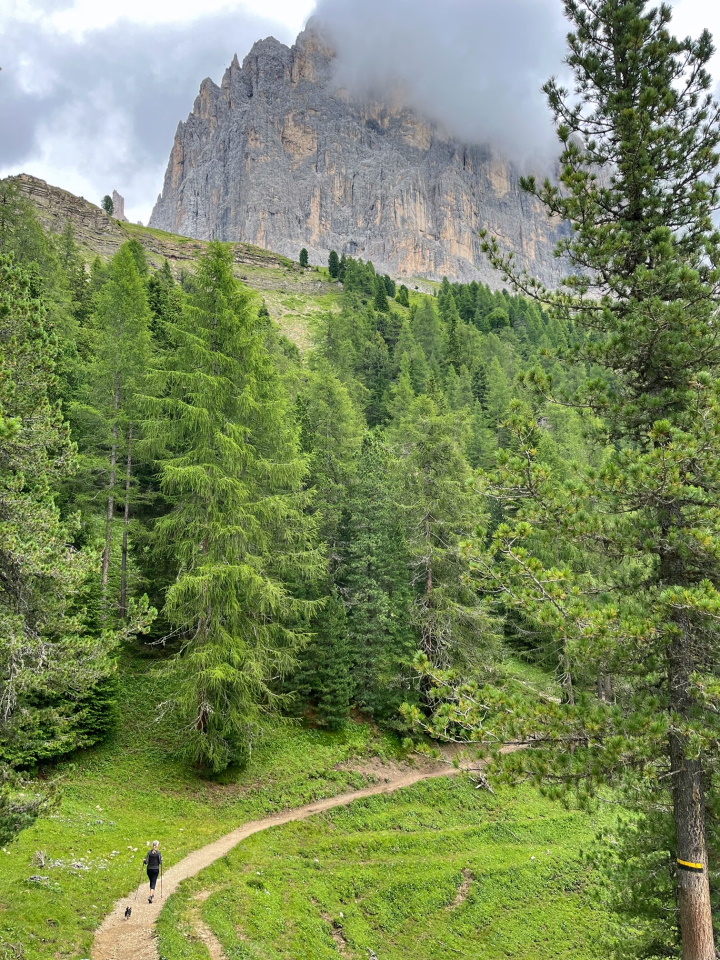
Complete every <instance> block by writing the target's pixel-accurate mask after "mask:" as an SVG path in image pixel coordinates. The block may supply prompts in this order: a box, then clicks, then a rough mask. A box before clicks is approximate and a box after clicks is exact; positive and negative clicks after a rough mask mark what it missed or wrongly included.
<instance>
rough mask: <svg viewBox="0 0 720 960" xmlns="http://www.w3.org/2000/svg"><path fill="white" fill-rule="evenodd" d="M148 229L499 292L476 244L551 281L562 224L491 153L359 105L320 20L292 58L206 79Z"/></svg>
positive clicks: (389, 108) (424, 123)
mask: <svg viewBox="0 0 720 960" xmlns="http://www.w3.org/2000/svg"><path fill="white" fill-rule="evenodd" d="M150 224H151V226H154V227H160V228H162V229H165V230H170V231H172V232H175V233H180V234H185V235H187V236H191V237H196V238H198V239H215V238H217V239H222V240H235V241H246V242H249V243H253V244H256V245H258V246H261V247H265V248H267V249H271V250H275V251H277V252H279V253H284V254H286V255H288V256H293V257H296V256H297V254H298V251H299V250H300V248H301V247H306V248H307V250H308V251H309V253H310V258H311V261H314V262H317V263H324V262H326V261H327V256H328V253H329V251H330V250H331V249H335V250H337V251H338V253H342V252H345V253H348V254H351V255H353V256H360V257H363V258H365V259H371V260H372V261H373V263H374V264H375V265H376V267H378V268H379V269H381V270H382V271H383V272H386V271H387V272H390V273H393V274H394V275H397V276H399V277H411V276H418V277H429V278H433V279H437V278H440V277H442V276H444V275H447V276H449V277H451V278H457V279H463V280H470V279H482V280H484V281H486V282H490V283H491V284H493V285H497V283H498V278H497V276H496V274H495V273H494V271H493V270H492V269H491V268H490V267H489V265H488V264H487V263H486V261H485V259H484V257H483V254H482V251H481V249H480V240H479V236H478V233H479V231H480V230H481V229H483V228H484V229H487V230H489V231H490V232H491V233H492V234H493V235H494V236H496V237H497V238H498V240H499V242H500V244H501V245H502V246H504V247H506V248H507V249H513V250H514V251H515V253H516V257H517V260H518V263H519V264H520V265H521V266H525V267H527V268H528V269H530V270H531V272H532V273H533V274H535V275H537V276H539V277H541V278H542V279H543V280H545V281H548V282H553V280H554V279H555V275H556V272H557V269H558V266H557V261H556V260H555V259H554V257H553V255H552V252H553V246H554V243H555V240H556V239H557V233H558V225H557V224H554V223H552V222H550V221H548V220H547V218H546V217H545V215H544V213H543V211H542V210H541V209H540V208H539V206H538V205H537V204H536V202H535V201H534V200H533V199H532V198H530V197H528V196H527V195H526V194H523V193H522V191H521V189H520V186H519V175H518V172H517V171H516V170H514V169H513V167H512V166H511V165H510V164H508V163H507V162H506V161H505V160H503V159H502V158H501V157H499V156H498V155H497V154H496V153H495V152H494V151H493V149H492V148H491V147H490V146H488V145H481V144H463V143H460V142H458V141H457V140H455V139H454V138H452V137H450V136H448V134H447V133H446V132H444V131H443V130H442V129H441V128H440V127H439V126H438V125H437V124H433V123H431V122H430V121H428V120H426V119H424V118H423V117H421V116H419V115H418V114H417V113H415V112H413V111H412V110H409V109H406V108H405V107H404V106H403V103H402V100H401V99H400V98H399V97H398V95H388V96H386V97H384V98H383V102H379V101H377V100H371V99H368V98H363V97H357V96H351V95H350V94H349V93H348V92H347V91H345V90H342V89H340V86H339V83H338V82H337V81H336V80H335V54H334V51H333V49H332V46H331V44H330V43H329V41H328V39H327V38H326V37H325V36H324V35H323V32H322V30H321V28H320V25H319V24H318V23H317V21H311V22H309V24H308V26H307V27H306V29H305V30H304V31H303V32H302V33H301V34H300V35H299V36H298V38H297V41H296V42H295V44H294V45H293V46H292V47H287V46H286V45H285V44H283V43H280V42H279V41H278V40H276V39H275V38H274V37H267V38H266V39H264V40H259V41H258V42H257V43H255V44H254V45H253V47H252V49H251V50H250V52H249V53H248V54H247V56H246V57H245V58H244V60H243V61H242V65H241V64H240V61H239V59H238V57H237V56H235V57H234V58H233V60H232V62H231V64H230V66H229V67H228V68H227V70H226V71H225V74H224V76H223V79H222V83H221V85H220V86H218V85H217V84H215V83H214V82H213V81H212V80H210V79H206V80H204V81H203V83H202V84H201V87H200V92H199V94H198V97H197V98H196V100H195V105H194V107H193V112H192V113H191V114H190V116H189V117H188V119H187V121H185V123H183V124H181V125H180V126H179V127H178V131H177V134H176V137H175V143H174V146H173V149H172V153H171V156H170V162H169V164H168V169H167V173H166V175H165V182H164V186H163V192H162V194H161V195H160V197H159V198H158V201H157V204H156V206H155V209H154V211H153V215H152V218H151V221H150Z"/></svg>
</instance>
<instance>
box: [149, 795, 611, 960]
mask: <svg viewBox="0 0 720 960" xmlns="http://www.w3.org/2000/svg"><path fill="white" fill-rule="evenodd" d="M592 832H593V825H592V823H591V821H590V820H589V819H588V817H587V816H586V815H584V814H580V813H577V812H569V811H568V810H566V809H564V808H562V807H560V806H559V805H556V804H552V803H548V802H547V801H545V800H544V799H542V798H540V797H539V796H538V794H537V793H535V792H534V791H532V790H530V789H516V790H502V791H500V792H498V793H497V794H496V795H490V794H489V793H487V791H483V792H480V791H477V790H476V789H475V787H474V785H473V783H472V782H470V780H469V779H468V778H466V777H459V778H457V779H452V780H447V781H445V780H439V781H437V780H436V781H426V782H423V783H420V784H416V785H415V786H414V787H411V788H408V789H407V790H404V791H402V792H400V793H398V794H395V795H393V796H391V797H371V798H368V799H366V800H360V801H357V802H355V803H354V804H352V806H351V807H349V808H347V809H339V810H335V811H331V812H329V813H326V814H323V815H320V816H317V817H315V818H313V819H311V820H307V821H304V822H302V823H296V824H290V825H287V826H285V827H282V828H278V829H275V830H272V831H270V832H267V833H263V834H258V835H256V836H254V837H251V838H250V839H249V840H248V841H247V842H245V843H243V844H241V845H240V846H239V847H238V848H236V849H235V850H234V851H233V852H232V853H231V854H230V855H229V856H228V857H226V858H224V859H223V860H222V861H219V862H218V863H216V864H215V865H214V866H213V867H211V868H209V869H208V870H206V871H205V872H204V873H203V874H201V875H199V876H198V877H197V878H195V879H193V880H191V881H188V882H186V883H185V884H184V885H183V886H182V888H181V890H180V891H179V892H178V893H177V894H176V895H175V896H174V897H172V898H171V899H170V901H169V902H168V907H167V909H166V910H165V911H164V913H163V915H162V919H161V921H160V952H161V956H162V957H164V958H166V960H207V958H208V953H207V950H206V947H205V946H204V944H203V939H202V935H203V934H204V935H205V938H206V942H207V932H206V930H207V928H209V929H210V930H211V931H212V932H213V933H214V935H215V937H216V938H217V940H218V941H219V943H220V944H221V945H222V949H223V951H224V954H225V956H227V957H228V958H229V960H249V958H260V957H262V958H263V960H297V958H300V957H305V958H312V960H332V958H333V957H346V958H352V960H360V958H366V957H367V956H368V955H369V950H371V949H372V950H374V951H375V953H376V954H377V955H378V957H380V958H382V960H407V958H411V957H422V958H423V960H445V958H446V957H448V956H457V957H464V958H466V960H476V958H478V957H482V958H484V960H502V958H507V957H517V958H530V957H532V958H533V960H544V958H548V960H550V958H553V960H559V958H568V960H570V958H573V960H590V958H594V957H602V956H605V955H606V954H605V951H604V947H603V939H604V938H603V926H604V924H605V923H606V921H607V916H606V914H605V913H604V911H603V909H602V908H601V907H600V906H599V905H598V903H597V901H596V899H595V897H594V896H593V893H592V892H591V891H589V890H588V889H587V886H586V883H587V876H586V873H585V870H584V868H583V866H582V865H581V863H580V862H579V858H578V850H579V848H580V847H581V846H582V845H583V844H585V843H587V842H588V841H589V840H590V838H591V836H592Z"/></svg>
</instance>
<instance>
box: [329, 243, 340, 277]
mask: <svg viewBox="0 0 720 960" xmlns="http://www.w3.org/2000/svg"><path fill="white" fill-rule="evenodd" d="M328 270H329V271H330V276H331V277H332V279H333V280H337V279H338V277H339V275H340V258H339V257H338V255H337V251H336V250H331V251H330V256H329V257H328Z"/></svg>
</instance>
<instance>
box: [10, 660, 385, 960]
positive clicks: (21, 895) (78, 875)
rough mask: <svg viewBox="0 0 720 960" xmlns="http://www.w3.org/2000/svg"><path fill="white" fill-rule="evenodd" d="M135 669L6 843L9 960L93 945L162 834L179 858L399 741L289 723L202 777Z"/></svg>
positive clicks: (341, 778) (330, 790) (316, 792)
mask: <svg viewBox="0 0 720 960" xmlns="http://www.w3.org/2000/svg"><path fill="white" fill-rule="evenodd" d="M128 669H129V671H130V672H129V673H128V674H127V675H126V676H125V679H124V681H123V689H122V702H121V716H122V718H123V719H122V723H121V726H120V727H119V728H118V730H117V732H116V734H115V735H114V736H113V738H112V739H111V740H110V741H109V742H108V743H106V744H104V745H103V746H102V747H99V748H96V749H93V750H90V751H86V752H85V753H84V754H82V755H81V756H80V757H79V758H78V759H76V760H74V761H73V762H69V763H66V764H61V765H60V767H59V771H58V772H59V773H60V776H61V783H60V786H61V792H62V803H61V805H60V807H59V808H58V809H57V810H56V811H55V813H54V814H53V815H52V816H51V817H49V818H48V819H44V820H41V821H40V822H38V823H36V824H35V825H34V826H33V827H32V828H30V829H29V830H26V831H25V832H23V833H22V834H21V835H20V838H19V839H18V840H17V841H16V842H15V843H14V844H12V845H11V846H10V847H8V848H6V849H5V850H2V851H0V958H2V960H5V958H6V957H8V958H10V957H12V958H13V960H16V958H22V960H49V958H76V957H87V956H89V949H90V944H91V943H92V936H93V931H94V929H95V927H96V926H97V925H98V923H99V922H100V920H101V919H102V918H103V916H104V915H105V914H106V913H107V912H108V910H109V909H110V907H111V906H112V904H113V903H114V901H115V900H116V899H118V898H119V897H120V896H122V895H123V894H125V893H127V892H129V891H130V890H132V889H134V888H135V887H136V886H137V884H138V883H139V882H140V880H141V879H142V878H143V876H144V874H143V873H142V866H141V861H142V858H143V855H144V851H145V849H146V846H147V844H148V842H149V841H151V840H153V839H159V840H160V841H161V842H162V845H163V849H164V851H165V862H166V865H167V866H171V865H172V864H173V863H174V862H176V861H177V860H179V859H181V858H182V857H183V856H185V854H187V853H188V852H190V851H191V850H195V849H197V848H198V847H201V846H203V845H204V844H205V843H209V842H210V841H211V840H213V839H215V838H217V837H218V836H221V835H222V834H224V833H227V832H228V831H230V830H232V829H234V828H235V827H236V826H238V825H239V824H241V823H244V822H245V821H247V820H252V819H255V818H257V817H259V816H262V815H263V814H266V813H269V812H272V811H276V810H282V809H285V808H287V807H294V806H299V805H301V804H304V803H309V802H311V801H313V800H317V799H320V798H323V797H327V796H332V795H334V794H337V793H342V792H344V791H346V790H348V789H354V788H358V787H361V786H363V785H365V784H366V783H367V782H368V780H367V778H366V777H364V776H362V775H360V774H358V773H355V772H353V771H349V770H336V769H335V766H336V765H337V764H338V763H341V762H342V761H345V760H348V759H351V758H355V757H367V756H371V755H377V754H380V755H381V756H382V755H392V756H395V755H396V752H397V751H396V748H395V746H394V742H393V741H392V740H390V739H386V738H384V737H381V736H379V735H377V734H375V733H374V732H373V731H372V730H371V729H370V728H368V727H365V726H361V725H359V724H351V725H350V726H349V727H348V728H347V730H346V731H345V732H344V733H342V734H328V733H323V732H321V731H317V730H311V729H303V728H301V727H299V726H295V727H293V726H290V725H288V726H287V727H286V728H285V729H279V730H278V731H277V733H276V734H275V735H274V736H273V738H272V739H270V740H268V741H266V742H265V743H264V744H263V745H262V747H261V748H260V749H258V750H257V751H256V752H255V754H254V755H253V758H252V760H251V762H250V764H249V766H248V768H247V769H246V770H245V771H244V772H237V771H236V772H235V773H234V774H229V775H227V776H225V777H224V778H223V781H222V782H207V781H203V780H201V779H199V778H198V777H196V776H195V775H194V773H193V771H192V770H189V769H188V768H187V766H186V765H184V764H183V763H181V762H179V761H177V760H174V759H172V756H171V748H172V746H173V744H172V741H171V739H170V735H169V731H168V730H166V729H164V728H163V726H162V725H159V724H157V723H155V722H153V719H152V717H153V714H154V711H155V706H156V704H157V703H158V702H159V701H161V700H162V699H163V694H164V693H165V694H166V693H167V691H163V689H162V686H158V685H157V684H156V683H155V681H154V677H153V672H152V670H151V669H149V668H147V667H135V668H128ZM32 876H38V877H42V878H43V879H41V880H38V881H33V880H30V879H29V878H30V877H32Z"/></svg>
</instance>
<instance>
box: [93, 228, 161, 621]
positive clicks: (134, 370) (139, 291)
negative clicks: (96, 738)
mask: <svg viewBox="0 0 720 960" xmlns="http://www.w3.org/2000/svg"><path fill="white" fill-rule="evenodd" d="M139 255H141V256H144V254H143V252H142V248H140V251H139V253H138V251H137V250H136V249H135V248H134V246H133V244H132V241H131V242H130V243H126V244H123V246H122V247H121V248H120V249H119V250H118V252H117V253H116V254H115V256H114V257H113V259H112V260H111V262H110V267H109V276H108V279H107V281H106V282H105V283H104V284H103V286H102V288H101V290H100V292H99V293H98V295H97V298H96V306H95V324H96V340H97V342H96V351H97V353H96V360H95V361H94V363H93V364H92V365H91V367H90V371H89V372H90V376H91V379H92V384H91V385H90V396H91V402H92V403H94V405H95V407H96V410H97V413H98V415H99V418H100V420H101V422H102V425H103V432H104V433H105V434H106V435H105V436H104V437H103V442H102V454H101V456H102V457H103V460H104V461H105V462H104V463H103V469H102V474H103V476H104V477H105V489H106V498H105V502H106V517H105V535H104V541H105V542H104V549H103V555H102V572H101V588H102V596H103V604H104V606H105V608H106V613H107V607H108V601H109V582H110V567H111V562H112V557H113V541H114V536H113V534H114V529H115V520H116V517H115V514H116V510H117V504H118V502H120V503H122V505H123V524H122V547H121V552H120V568H121V569H120V584H119V597H118V599H119V605H118V606H119V612H120V615H121V616H122V617H127V614H128V530H129V523H130V505H131V500H132V495H133V466H134V458H135V456H136V447H137V444H138V441H139V440H140V436H139V432H140V411H139V409H138V406H137V402H136V398H137V396H138V394H139V392H140V390H141V389H142V388H143V387H144V377H145V375H146V373H147V368H148V363H149V361H150V354H151V336H150V323H151V312H150V307H149V305H148V295H147V286H146V284H145V280H144V277H143V273H144V270H143V269H142V266H143V261H142V260H141V262H140V264H138V256H139ZM145 269H146V265H145ZM98 465H99V464H98V461H97V460H96V467H97V466H98Z"/></svg>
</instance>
